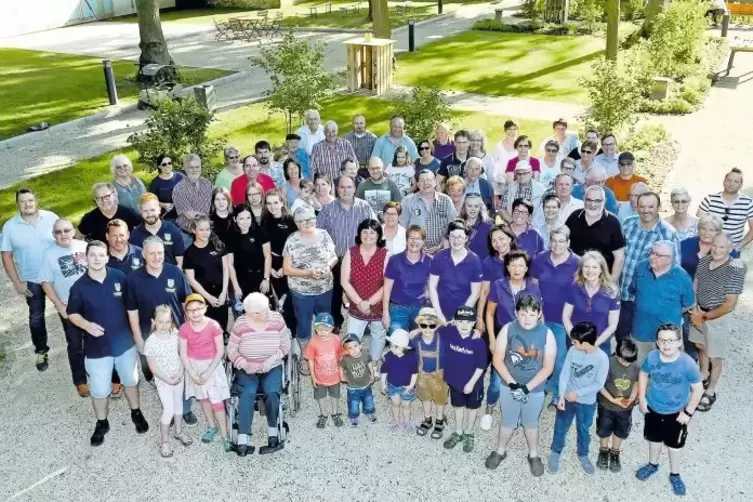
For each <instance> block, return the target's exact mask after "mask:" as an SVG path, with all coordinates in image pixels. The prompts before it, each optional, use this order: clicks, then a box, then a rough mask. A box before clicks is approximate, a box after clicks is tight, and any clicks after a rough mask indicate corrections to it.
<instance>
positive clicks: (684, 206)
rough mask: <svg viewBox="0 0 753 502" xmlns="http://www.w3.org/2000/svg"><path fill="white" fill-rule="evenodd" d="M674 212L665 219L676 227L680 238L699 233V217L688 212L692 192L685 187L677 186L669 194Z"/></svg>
mask: <svg viewBox="0 0 753 502" xmlns="http://www.w3.org/2000/svg"><path fill="white" fill-rule="evenodd" d="M669 199H670V201H671V202H672V210H673V211H674V213H673V214H672V215H670V216H667V217H666V218H664V221H666V222H667V223H669V224H670V225H672V226H673V227H675V230H677V235H678V237H679V238H680V240H681V241H682V240H684V239H687V238H688V237H695V236H696V235H698V218H696V217H695V216H691V215H689V214H688V209H689V208H690V201H691V200H692V199H691V197H690V193H689V192H688V189H687V188H685V187H675V188H674V189H673V190H672V193H671V194H670V196H669Z"/></svg>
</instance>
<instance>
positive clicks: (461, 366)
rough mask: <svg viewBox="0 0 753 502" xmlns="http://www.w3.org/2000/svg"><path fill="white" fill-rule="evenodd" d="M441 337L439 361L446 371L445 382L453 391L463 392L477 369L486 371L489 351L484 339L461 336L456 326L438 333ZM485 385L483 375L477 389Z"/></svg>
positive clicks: (440, 329)
mask: <svg viewBox="0 0 753 502" xmlns="http://www.w3.org/2000/svg"><path fill="white" fill-rule="evenodd" d="M437 334H438V335H439V344H440V347H441V348H440V350H441V353H440V356H439V360H440V363H441V365H442V368H443V369H444V381H445V382H447V385H449V386H450V387H452V388H453V389H456V390H460V391H462V390H463V388H464V387H465V385H466V384H467V383H468V381H469V380H470V379H471V377H472V376H473V374H474V373H475V372H476V369H481V370H486V367H487V365H488V364H489V356H488V352H489V350H488V349H487V347H486V342H485V341H484V339H483V338H478V339H475V340H474V339H473V334H471V335H470V336H468V338H463V337H462V336H460V332H459V331H458V329H457V328H456V327H455V326H445V327H442V328H439V330H438V331H437ZM483 385H484V376H483V375H482V376H481V378H479V379H478V380H477V381H476V388H478V387H479V386H483Z"/></svg>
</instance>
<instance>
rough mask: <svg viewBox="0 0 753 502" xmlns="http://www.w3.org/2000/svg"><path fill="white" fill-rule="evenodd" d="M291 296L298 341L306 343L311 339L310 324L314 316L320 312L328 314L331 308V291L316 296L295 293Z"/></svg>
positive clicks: (292, 292)
mask: <svg viewBox="0 0 753 502" xmlns="http://www.w3.org/2000/svg"><path fill="white" fill-rule="evenodd" d="M290 293H291V295H293V309H294V310H295V317H296V320H297V322H298V330H297V332H298V341H300V342H304V343H305V342H308V341H309V339H310V338H311V324H312V323H313V322H314V316H315V315H316V314H318V313H320V312H329V311H330V309H331V308H332V290H331V289H330V290H329V291H325V292H324V293H321V294H318V295H302V294H300V293H296V292H295V291H291V292H290Z"/></svg>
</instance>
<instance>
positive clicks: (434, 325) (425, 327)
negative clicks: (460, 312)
mask: <svg viewBox="0 0 753 502" xmlns="http://www.w3.org/2000/svg"><path fill="white" fill-rule="evenodd" d="M418 327H419V328H421V329H434V328H436V327H437V325H436V324H426V323H419V324H418Z"/></svg>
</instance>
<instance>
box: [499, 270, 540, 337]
mask: <svg viewBox="0 0 753 502" xmlns="http://www.w3.org/2000/svg"><path fill="white" fill-rule="evenodd" d="M525 282H526V285H525V287H524V288H523V289H521V290H520V291H519V292H518V293H517V294H516V295H515V296H514V297H513V294H512V290H511V289H510V279H509V278H508V277H503V278H502V279H497V280H496V281H494V282H493V283H492V284H491V287H490V289H489V298H488V301H490V302H494V303H496V304H497V310H496V312H495V317H496V318H497V322H498V323H499V327H500V328H501V327H502V326H504V325H505V324H507V323H508V322H510V321H512V320H513V319H515V300H516V299H517V298H518V297H519V296H520V295H522V294H529V295H533V296H535V297H536V298H538V300H539V301H542V299H541V291H540V290H539V286H538V285H537V284H535V283H534V282H533V281H531V279H530V278H526V279H525Z"/></svg>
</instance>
